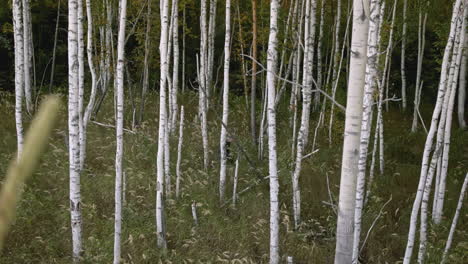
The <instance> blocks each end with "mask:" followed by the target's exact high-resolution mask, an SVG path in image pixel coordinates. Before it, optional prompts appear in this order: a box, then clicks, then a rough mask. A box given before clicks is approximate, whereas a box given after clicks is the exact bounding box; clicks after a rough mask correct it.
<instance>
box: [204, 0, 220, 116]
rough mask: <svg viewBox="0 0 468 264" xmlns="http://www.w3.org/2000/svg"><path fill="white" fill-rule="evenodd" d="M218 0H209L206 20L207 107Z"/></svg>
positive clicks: (210, 90)
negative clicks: (208, 14) (208, 12)
mask: <svg viewBox="0 0 468 264" xmlns="http://www.w3.org/2000/svg"><path fill="white" fill-rule="evenodd" d="M217 4H218V0H210V17H209V21H208V52H207V57H206V58H207V63H206V65H207V66H208V67H207V68H206V80H207V81H206V87H207V89H206V92H207V96H206V101H207V103H206V105H207V108H209V100H210V98H211V93H212V90H213V88H214V87H213V68H214V50H215V33H216V32H215V30H216V6H217Z"/></svg>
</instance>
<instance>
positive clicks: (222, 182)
mask: <svg viewBox="0 0 468 264" xmlns="http://www.w3.org/2000/svg"><path fill="white" fill-rule="evenodd" d="M225 24H226V33H225V35H224V77H223V120H222V122H223V124H222V125H221V139H220V151H221V167H220V170H219V200H220V202H223V200H224V192H225V189H226V161H227V152H226V137H227V130H226V126H227V125H228V121H229V63H230V59H231V49H230V45H231V1H230V0H226V19H225Z"/></svg>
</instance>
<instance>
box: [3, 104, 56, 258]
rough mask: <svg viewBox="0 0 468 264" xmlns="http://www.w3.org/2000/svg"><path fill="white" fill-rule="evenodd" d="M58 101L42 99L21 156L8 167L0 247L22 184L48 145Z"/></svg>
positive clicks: (12, 215) (4, 188)
mask: <svg viewBox="0 0 468 264" xmlns="http://www.w3.org/2000/svg"><path fill="white" fill-rule="evenodd" d="M59 102H60V101H59V99H58V97H56V96H50V97H48V98H47V99H45V100H44V103H43V104H42V107H41V108H40V109H39V112H38V114H37V115H36V118H35V119H34V120H33V122H32V123H31V126H30V128H29V132H28V133H27V135H26V140H25V144H24V150H23V153H22V155H21V157H19V159H14V160H13V161H12V162H11V164H10V167H9V168H8V172H7V175H6V178H5V182H4V184H3V188H2V190H1V192H0V251H1V250H2V248H3V242H4V240H5V237H6V235H7V233H8V229H9V228H10V225H11V223H12V221H13V219H14V217H15V212H16V210H15V208H16V204H17V203H18V201H19V200H20V197H21V191H22V188H21V187H22V185H23V183H24V182H25V181H26V179H27V178H28V177H30V176H31V174H32V173H33V171H34V170H35V169H36V167H37V165H38V164H39V158H40V156H41V154H42V152H43V151H44V150H45V148H46V146H47V142H48V138H49V135H50V133H51V132H52V128H53V126H54V124H55V121H56V120H57V117H58V111H59V105H60V103H59Z"/></svg>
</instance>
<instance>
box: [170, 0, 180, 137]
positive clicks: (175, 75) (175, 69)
mask: <svg viewBox="0 0 468 264" xmlns="http://www.w3.org/2000/svg"><path fill="white" fill-rule="evenodd" d="M172 5H173V9H174V12H173V14H172V20H173V30H172V38H173V49H174V61H173V65H172V89H171V95H170V96H171V100H172V111H171V112H172V116H171V120H170V122H171V126H170V127H171V128H172V129H174V130H175V128H176V121H177V113H178V112H179V110H178V104H177V93H178V90H179V2H178V0H173V1H172Z"/></svg>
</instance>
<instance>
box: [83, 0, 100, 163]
mask: <svg viewBox="0 0 468 264" xmlns="http://www.w3.org/2000/svg"><path fill="white" fill-rule="evenodd" d="M86 15H87V18H88V32H87V42H88V43H87V49H86V51H87V55H88V65H89V71H90V73H91V95H90V97H89V102H88V105H87V107H86V109H85V111H84V113H83V121H82V133H81V134H80V170H83V168H84V163H85V159H86V139H87V137H86V132H87V127H88V123H89V120H90V118H91V113H92V111H93V107H94V103H95V102H96V92H97V80H96V68H95V66H94V62H93V17H92V12H91V0H86Z"/></svg>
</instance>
